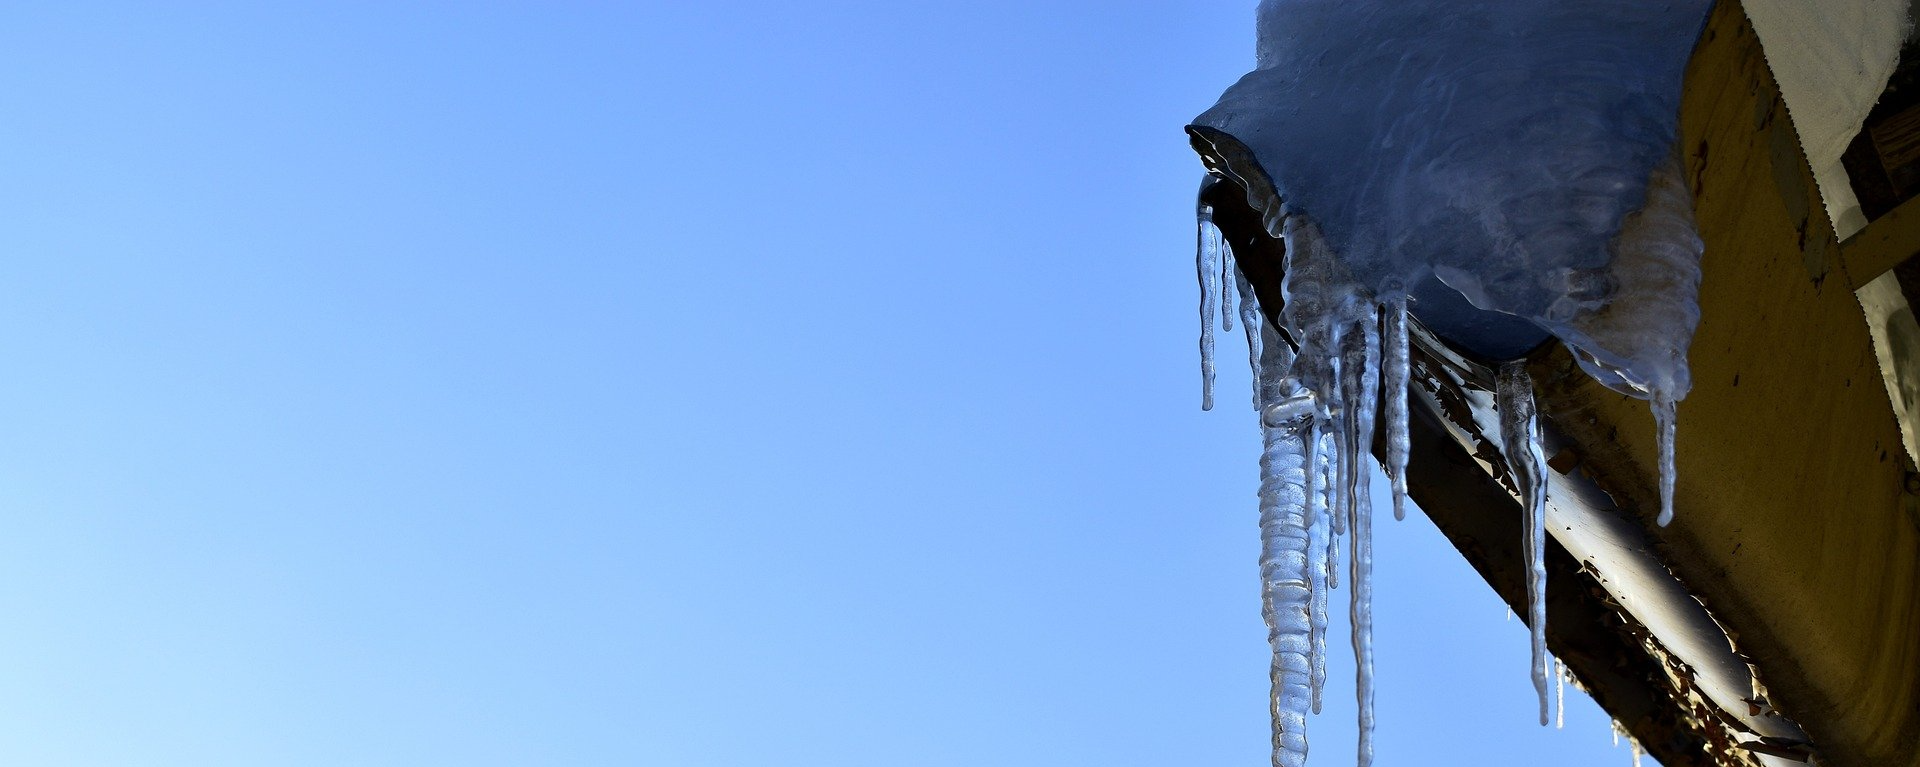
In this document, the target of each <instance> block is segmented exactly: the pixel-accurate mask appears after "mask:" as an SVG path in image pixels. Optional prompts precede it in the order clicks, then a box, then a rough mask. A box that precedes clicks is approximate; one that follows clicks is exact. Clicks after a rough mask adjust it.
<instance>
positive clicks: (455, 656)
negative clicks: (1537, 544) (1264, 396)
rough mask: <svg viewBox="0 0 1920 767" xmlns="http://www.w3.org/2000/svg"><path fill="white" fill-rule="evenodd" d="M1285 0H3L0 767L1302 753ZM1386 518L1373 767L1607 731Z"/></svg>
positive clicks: (1338, 750) (1335, 687)
mask: <svg viewBox="0 0 1920 767" xmlns="http://www.w3.org/2000/svg"><path fill="white" fill-rule="evenodd" d="M1253 5H1254V3H1253V2H1252V0H1235V1H1234V2H1215V3H1147V2H1103V3H1092V2H1081V3H1049V2H1040V3H1036V2H1032V1H1031V0H1025V1H1023V2H1001V1H999V0H968V1H967V2H954V1H950V0H923V1H922V2H740V3H724V4H723V3H705V2H673V3H649V2H641V3H637V4H636V3H626V4H619V3H560V2H546V3H526V4H511V3H479V2H472V3H448V4H426V3H388V2H382V3H333V2H329V3H312V4H295V3H231V4H196V3H145V4H138V5H121V6H108V5H94V4H88V3H80V2H58V3H35V4H26V3H20V4H10V5H9V7H8V9H6V10H5V11H0V94H3V95H0V98H3V99H4V104H3V105H0V210H4V211H5V215H4V217H0V222H3V223H0V764H7V765H36V766H47V767H52V766H55V765H102V766H113V767H119V766H122V765H192V766H193V767H209V766H213V765H249V766H250V765H315V766H326V767H339V766H343V765H348V766H357V765H408V766H415V765H461V766H463V767H466V766H473V765H649V766H651V765H659V766H661V767H680V766H683V765H684V766H686V767H721V766H728V767H731V766H734V765H741V766H745V765H766V764H781V765H822V766H825V765H833V766H835V767H858V766H865V765H872V766H874V767H893V766H897V765H914V766H918V765H928V766H933V765H968V766H970V767H971V766H976V765H1014V766H1020V765H1035V766H1039V765H1046V766H1047V767H1058V766H1060V765H1099V766H1100V767H1121V766H1123V765H1141V766H1142V767H1169V766H1171V765H1179V766H1181V767H1203V766H1208V765H1220V766H1222V767H1224V766H1226V765H1241V766H1244V765H1258V764H1264V763H1265V758H1266V757H1265V750H1266V747H1267V735H1266V726H1267V725H1266V719H1265V716H1266V704H1265V701H1264V696H1265V686H1266V678H1265V676H1266V647H1265V634H1264V629H1263V628H1262V626H1261V624H1260V618H1259V602H1258V596H1257V574H1256V569H1255V566H1254V560H1255V556H1256V554H1257V549H1258V544H1257V540H1256V537H1257V530H1256V527H1255V518H1256V513H1255V508H1254V498H1253V493H1254V489H1255V484H1256V481H1255V480H1256V476H1255V475H1256V469H1257V467H1256V452H1257V438H1256V434H1255V433H1254V424H1253V417H1252V414H1251V413H1250V412H1248V411H1247V410H1246V409H1245V407H1244V406H1243V405H1242V404H1241V403H1242V402H1243V401H1244V399H1245V395H1244V394H1243V392H1246V391H1247V381H1246V373H1245V371H1244V367H1243V366H1242V365H1240V364H1238V360H1240V359H1241V358H1242V357H1241V353H1240V352H1239V351H1238V350H1237V349H1236V348H1235V347H1234V346H1232V345H1230V344H1229V345H1226V346H1224V348H1223V352H1222V358H1223V359H1222V365H1221V368H1222V375H1221V381H1220V388H1221V392H1222V393H1221V397H1220V399H1221V403H1222V404H1221V407H1220V408H1219V409H1218V410H1217V411H1216V412H1214V413H1210V414H1207V413H1201V412H1200V411H1199V408H1198V403H1199V397H1200V395H1199V376H1198V372H1197V365H1196V351H1195V335H1196V322H1197V318H1196V313H1195V309H1194V302H1195V296H1196V286H1195V282H1194V275H1193V271H1192V270H1193V266H1192V247H1193V219H1192V206H1193V203H1192V196H1193V191H1194V188H1195V186H1196V184H1197V182H1198V180H1199V176H1200V165H1199V163H1198V161H1197V160H1196V159H1195V158H1194V156H1193V155H1192V153H1191V152H1190V151H1189V150H1188V149H1187V148H1186V142H1185V138H1184V136H1183V135H1182V133H1181V131H1180V128H1181V126H1182V125H1183V124H1184V123H1185V121H1186V120H1187V119H1188V118H1190V117H1192V116H1193V115H1195V114H1198V113H1199V112H1200V111H1201V110H1202V109H1203V108H1205V107H1206V106H1207V105H1208V104H1209V103H1211V101H1212V99H1213V97H1214V96H1216V95H1217V94H1218V93H1219V91H1220V90H1221V89H1223V88H1224V87H1226V86H1227V85H1228V84H1229V83H1231V82H1232V81H1233V79H1234V78H1236V77H1237V76H1238V75H1239V74H1240V73H1241V72H1243V71H1244V70H1245V68H1246V67H1247V66H1248V65H1249V62H1250V60H1251V58H1252V53H1251V52H1252V7H1253ZM1378 528H1379V529H1378V544H1377V545H1378V548H1379V551H1380V557H1381V570H1380V573H1379V581H1378V587H1377V588H1378V598H1379V601H1378V607H1377V609H1376V614H1377V616H1378V620H1379V632H1378V638H1377V643H1378V656H1379V683H1380V687H1379V700H1380V706H1379V712H1380V713H1379V721H1380V740H1379V754H1380V762H1379V763H1380V764H1382V765H1383V766H1384V765H1406V764H1423V765H1436V764H1437V765H1477V764H1490V765H1494V764H1497V765H1505V764H1559V765H1588V764H1596V765H1609V766H1611V767H1624V765H1626V764H1627V763H1628V755H1627V753H1626V752H1625V750H1624V748H1623V749H1621V750H1614V749H1613V748H1611V746H1610V745H1609V737H1608V731H1607V725H1606V719H1605V718H1604V716H1603V715H1601V714H1599V713H1598V711H1597V709H1595V708H1594V707H1593V706H1592V704H1591V703H1588V702H1586V701H1585V700H1584V699H1581V698H1580V696H1579V695H1578V693H1577V692H1573V691H1571V690H1570V691H1569V692H1570V695H1571V696H1572V699H1573V702H1574V705H1572V706H1570V710H1569V717H1568V723H1567V728H1566V729H1565V730H1561V731H1556V730H1553V729H1550V728H1549V729H1545V730H1542V729H1541V728H1539V727H1537V726H1535V725H1534V724H1533V723H1532V716H1533V715H1532V709H1533V706H1534V703H1533V698H1532V689H1531V685H1530V683H1529V681H1528V678H1527V671H1526V669H1527V651H1526V633H1525V630H1524V628H1523V627H1522V625H1521V624H1520V623H1519V622H1518V621H1513V622H1508V621H1506V620H1504V619H1503V618H1502V615H1503V612H1504V608H1503V607H1502V606H1501V605H1500V603H1499V602H1498V601H1497V600H1496V599H1495V598H1494V597H1493V596H1492V594H1491V592H1490V591H1489V590H1488V589H1487V588H1486V586H1485V585H1484V584H1482V583H1481V582H1480V581H1479V580H1478V578H1477V577H1476V576H1474V575H1473V574H1472V573H1471V572H1470V571H1469V570H1468V568H1467V567H1466V565H1465V563H1464V562H1463V561H1462V560H1460V558H1459V557H1458V555H1456V554H1455V553H1454V552H1453V550H1452V549H1451V548H1449V547H1448V546H1447V545H1446V544H1445V542H1444V541H1443V540H1442V539H1441V538H1440V537H1439V535H1438V534H1437V533H1436V532H1435V531H1434V529H1433V528H1432V526H1431V525H1430V524H1429V523H1428V522H1426V521H1425V519H1424V518H1418V517H1416V518H1415V519H1410V520H1409V521H1407V522H1405V523H1402V524H1393V523H1391V519H1390V517H1389V518H1387V519H1384V520H1383V521H1382V522H1381V524H1379V526H1378ZM1336 596H1337V597H1338V598H1344V596H1345V592H1344V591H1343V592H1339V593H1338V594H1337V595H1336ZM1335 636H1336V641H1335V643H1334V645H1335V647H1341V646H1343V644H1342V642H1341V641H1340V640H1339V638H1340V637H1342V636H1344V635H1342V634H1336V635H1335ZM1335 657H1336V659H1342V658H1345V657H1346V656H1345V654H1344V653H1336V654H1335ZM1350 674H1351V672H1350V670H1348V667H1346V666H1339V665H1336V667H1335V670H1334V673H1333V677H1334V682H1333V684H1332V685H1331V687H1330V692H1329V698H1330V700H1331V701H1332V705H1331V706H1330V709H1329V712H1328V713H1327V714H1326V715H1325V716H1322V717H1319V718H1317V719H1315V720H1313V721H1312V723H1311V724H1312V728H1313V729H1312V732H1313V743H1314V748H1315V760H1314V763H1315V764H1316V765H1322V766H1332V765H1342V764H1350V763H1351V753H1352V748H1353V746H1352V740H1353V725H1352V723H1351V722H1352V718H1351V703H1350V702H1349V701H1350V693H1351V689H1352V688H1351V684H1350V682H1348V681H1347V680H1349V679H1350Z"/></svg>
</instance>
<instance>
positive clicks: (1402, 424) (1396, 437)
mask: <svg viewBox="0 0 1920 767" xmlns="http://www.w3.org/2000/svg"><path fill="white" fill-rule="evenodd" d="M1382 328H1383V332H1382V333H1381V338H1380V347H1381V348H1380V351H1381V353H1382V354H1384V355H1386V358H1385V359H1384V360H1383V361H1382V362H1381V364H1380V389H1381V392H1382V393H1383V394H1384V395H1385V396H1386V401H1385V402H1384V403H1383V405H1384V406H1385V409H1386V412H1385V413H1383V414H1382V416H1383V417H1384V418H1385V419H1386V422H1387V423H1386V427H1387V466H1386V469H1387V478H1388V479H1390V480H1392V481H1393V518H1394V519H1396V520H1404V519H1406V518H1407V454H1408V453H1409V452H1412V449H1413V446H1412V438H1411V437H1409V436H1408V433H1407V379H1408V378H1409V375H1408V371H1407V368H1408V366H1409V364H1410V363H1409V362H1408V354H1407V298H1406V296H1400V297H1397V298H1394V299H1392V300H1389V301H1387V302H1386V319H1385V321H1384V322H1382Z"/></svg>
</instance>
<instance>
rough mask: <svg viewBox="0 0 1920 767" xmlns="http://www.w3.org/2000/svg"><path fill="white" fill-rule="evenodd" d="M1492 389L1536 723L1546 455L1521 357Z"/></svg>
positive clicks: (1543, 663)
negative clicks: (1515, 541) (1518, 508)
mask: <svg viewBox="0 0 1920 767" xmlns="http://www.w3.org/2000/svg"><path fill="white" fill-rule="evenodd" d="M1495 388H1496V390H1497V391H1495V392H1494V395H1495V398H1496V399H1497V400H1498V401H1497V402H1496V405H1497V406H1498V409H1499V411H1500V440H1501V442H1502V444H1503V445H1504V451H1505V454H1506V458H1507V466H1508V467H1509V468H1511V469H1512V470H1513V478H1514V484H1515V485H1517V486H1518V487H1519V488H1520V501H1521V505H1522V506H1524V507H1525V509H1524V512H1525V517H1523V522H1524V527H1525V530H1526V537H1525V547H1524V551H1525V552H1526V565H1527V616H1528V618H1527V625H1528V626H1529V627H1531V628H1532V629H1533V687H1534V690H1536V691H1537V692H1538V693H1539V694H1540V724H1541V726H1546V724H1547V723H1548V721H1549V720H1548V719H1547V568H1546V553H1547V551H1546V550H1547V535H1546V533H1547V531H1546V527H1547V522H1546V515H1547V492H1546V490H1547V488H1546V464H1547V459H1546V456H1545V455H1543V454H1542V453H1541V452H1540V425H1539V422H1538V420H1536V418H1535V416H1534V406H1533V379H1532V377H1530V376H1528V375H1527V364H1526V361H1525V360H1515V361H1512V362H1507V363H1505V364H1502V365H1501V366H1500V374H1499V380H1498V382H1497V385H1496V387H1495Z"/></svg>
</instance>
